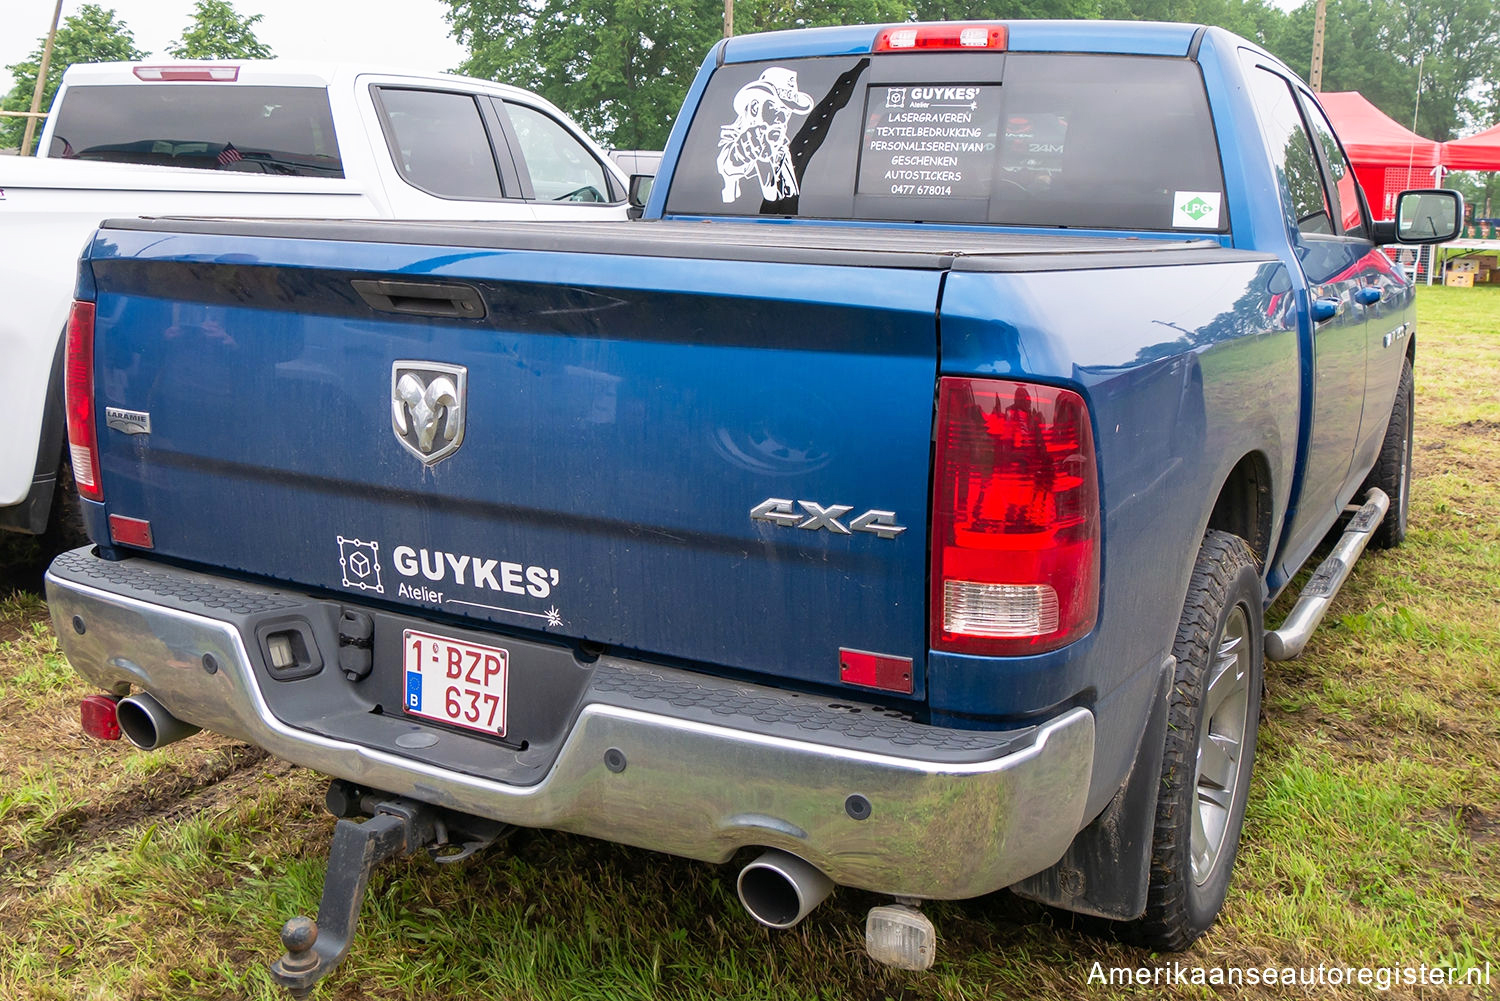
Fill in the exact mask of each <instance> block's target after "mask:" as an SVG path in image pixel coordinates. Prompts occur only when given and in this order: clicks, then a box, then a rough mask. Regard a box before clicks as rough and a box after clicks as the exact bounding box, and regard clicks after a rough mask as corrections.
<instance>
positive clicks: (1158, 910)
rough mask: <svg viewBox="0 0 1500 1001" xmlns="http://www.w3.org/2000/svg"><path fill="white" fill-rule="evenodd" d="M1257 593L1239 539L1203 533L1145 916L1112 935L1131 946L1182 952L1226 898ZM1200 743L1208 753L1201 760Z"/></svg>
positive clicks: (1243, 790) (1252, 717)
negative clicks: (1207, 747) (1234, 741)
mask: <svg viewBox="0 0 1500 1001" xmlns="http://www.w3.org/2000/svg"><path fill="white" fill-rule="evenodd" d="M1262 595H1263V589H1262V586H1261V582H1260V570H1259V568H1258V566H1257V565H1256V561H1255V557H1254V556H1253V555H1252V554H1251V552H1250V547H1249V546H1247V545H1246V544H1245V541H1244V540H1243V539H1241V538H1239V537H1238V536H1235V535H1230V534H1228V533H1227V532H1217V531H1211V532H1209V533H1208V534H1207V535H1205V536H1204V538H1203V545H1202V546H1201V547H1200V548H1199V550H1198V561H1197V563H1196V564H1195V565H1194V567H1193V576H1192V581H1191V583H1190V584H1189V585H1188V595H1187V601H1186V603H1185V605H1184V607H1183V610H1182V620H1181V622H1180V623H1179V624H1178V626H1177V638H1176V641H1175V642H1174V644H1173V647H1172V652H1173V654H1174V655H1175V656H1176V657H1177V674H1176V678H1175V680H1174V682H1173V685H1172V702H1171V705H1170V707H1169V710H1168V713H1169V715H1168V719H1167V737H1166V748H1165V750H1164V752H1163V754H1162V771H1161V785H1160V787H1159V792H1158V794H1157V803H1156V826H1155V830H1154V832H1153V834H1152V841H1151V880H1150V884H1149V888H1148V891H1147V899H1146V911H1145V913H1144V914H1143V915H1142V916H1141V917H1140V918H1137V919H1136V920H1135V921H1131V922H1126V923H1124V924H1122V925H1121V926H1120V932H1121V937H1122V938H1126V939H1128V940H1130V941H1132V942H1135V943H1136V944H1138V945H1143V946H1146V947H1147V948H1151V949H1157V950H1161V951H1168V952H1176V951H1179V950H1182V949H1186V948H1187V947H1188V946H1189V945H1191V944H1192V943H1193V941H1194V940H1195V939H1196V938H1198V936H1199V935H1202V934H1203V933H1204V932H1205V931H1207V930H1208V928H1209V926H1210V925H1212V924H1213V923H1214V921H1215V919H1216V918H1218V916H1219V910H1220V908H1222V907H1223V905H1224V898H1225V896H1226V895H1227V894H1228V892H1229V878H1230V873H1231V872H1232V870H1233V868H1234V856H1235V853H1236V851H1237V850H1238V848H1239V843H1240V828H1241V826H1242V824H1243V823H1244V819H1245V802H1246V800H1247V799H1248V798H1249V792H1250V773H1251V769H1252V766H1253V764H1254V759H1255V737H1256V732H1257V724H1258V722H1259V718H1260V695H1261V668H1262V658H1263V649H1262V639H1261V631H1262V628H1263V627H1262V622H1261V601H1262ZM1236 731H1237V732H1238V747H1237V748H1232V747H1231V746H1230V745H1231V744H1232V740H1231V738H1232V737H1233V736H1234V733H1235V732H1236ZM1200 738H1202V739H1200ZM1205 739H1206V740H1207V741H1208V743H1209V744H1210V745H1211V747H1212V748H1217V749H1218V751H1217V752H1215V751H1213V750H1210V752H1209V753H1208V754H1207V755H1206V756H1205V755H1204V754H1203V753H1202V752H1201V751H1200V748H1201V747H1202V745H1203V743H1204V741H1205ZM1195 839H1196V840H1195ZM1207 849H1211V852H1210V853H1206V850H1207Z"/></svg>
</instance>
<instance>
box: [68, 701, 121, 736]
mask: <svg viewBox="0 0 1500 1001" xmlns="http://www.w3.org/2000/svg"><path fill="white" fill-rule="evenodd" d="M119 703H120V700H119V699H118V698H116V697H115V696H113V695H86V696H84V698H83V701H82V702H80V703H79V705H78V720H79V722H80V723H81V724H83V732H84V733H86V734H88V735H89V736H90V737H93V738H94V739H95V740H119V739H120V717H119V715H118V713H117V712H116V707H117V706H118V705H119Z"/></svg>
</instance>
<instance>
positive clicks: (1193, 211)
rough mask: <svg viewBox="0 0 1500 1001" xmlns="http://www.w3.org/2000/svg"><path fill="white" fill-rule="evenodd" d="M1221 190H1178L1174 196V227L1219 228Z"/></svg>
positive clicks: (1222, 196)
mask: <svg viewBox="0 0 1500 1001" xmlns="http://www.w3.org/2000/svg"><path fill="white" fill-rule="evenodd" d="M1223 199H1224V195H1223V193H1222V192H1219V191H1178V192H1176V193H1175V194H1174V195H1173V196H1172V228H1173V229H1218V228H1219V203H1220V202H1222V201H1223Z"/></svg>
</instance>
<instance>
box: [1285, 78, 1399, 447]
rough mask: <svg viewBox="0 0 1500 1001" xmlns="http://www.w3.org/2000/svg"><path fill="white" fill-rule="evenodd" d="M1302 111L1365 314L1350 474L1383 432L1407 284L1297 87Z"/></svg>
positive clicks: (1350, 173)
mask: <svg viewBox="0 0 1500 1001" xmlns="http://www.w3.org/2000/svg"><path fill="white" fill-rule="evenodd" d="M1300 93H1301V97H1302V104H1303V112H1304V114H1305V115H1306V117H1307V122H1308V125H1309V126H1310V127H1311V128H1312V134H1313V137H1314V138H1315V139H1317V141H1318V147H1319V152H1320V153H1321V154H1322V161H1323V167H1324V172H1325V175H1326V177H1327V178H1328V180H1329V188H1330V189H1331V192H1332V195H1333V197H1334V198H1336V199H1337V200H1338V204H1339V206H1340V216H1339V217H1340V218H1341V219H1342V221H1343V223H1342V229H1343V234H1344V236H1345V237H1346V238H1348V239H1350V240H1351V241H1354V243H1353V245H1352V246H1351V247H1350V251H1351V253H1352V252H1355V251H1358V252H1359V254H1360V256H1359V262H1358V265H1357V272H1358V281H1359V289H1358V290H1356V292H1355V298H1356V300H1357V302H1356V305H1357V307H1358V308H1359V309H1360V311H1361V312H1362V313H1363V316H1364V319H1365V392H1364V403H1365V405H1364V410H1363V411H1362V413H1361V415H1360V422H1359V436H1358V440H1357V441H1356V443H1355V454H1354V470H1353V472H1354V473H1355V474H1358V473H1360V472H1361V471H1362V470H1364V469H1366V468H1368V467H1369V466H1371V465H1372V464H1374V462H1375V456H1376V453H1377V452H1378V451H1379V449H1380V443H1381V442H1382V441H1383V440H1384V437H1385V428H1386V423H1387V421H1388V419H1389V417H1390V412H1391V403H1392V401H1394V400H1395V398H1396V384H1397V382H1398V381H1399V380H1400V378H1401V366H1402V363H1403V362H1404V360H1405V358H1406V344H1407V333H1408V330H1409V327H1410V323H1409V321H1410V320H1411V318H1412V305H1413V301H1414V299H1413V296H1412V288H1411V285H1410V283H1409V282H1407V280H1406V278H1405V276H1404V275H1403V274H1402V273H1401V272H1400V270H1399V269H1398V268H1396V266H1395V265H1394V264H1392V263H1391V259H1390V258H1389V257H1387V256H1386V255H1385V252H1384V251H1383V250H1381V249H1380V248H1379V247H1377V246H1375V244H1374V243H1373V242H1372V240H1371V237H1370V225H1369V219H1368V212H1367V208H1366V206H1365V204H1364V200H1363V199H1362V198H1360V194H1359V190H1358V185H1357V182H1356V181H1355V178H1354V170H1353V168H1352V167H1350V165H1349V161H1348V158H1346V157H1345V156H1344V151H1343V149H1342V148H1341V147H1340V146H1339V141H1338V139H1337V138H1336V137H1335V135H1334V132H1333V127H1332V126H1331V125H1330V124H1329V123H1328V118H1327V116H1326V115H1324V114H1323V110H1322V109H1321V108H1319V107H1318V104H1317V102H1316V101H1315V100H1313V97H1312V94H1310V93H1309V92H1307V91H1306V90H1301V91H1300Z"/></svg>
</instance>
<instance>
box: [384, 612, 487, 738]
mask: <svg viewBox="0 0 1500 1001" xmlns="http://www.w3.org/2000/svg"><path fill="white" fill-rule="evenodd" d="M401 642H402V647H403V651H404V652H403V657H402V660H403V662H404V666H405V668H406V706H405V708H406V712H407V713H408V714H409V715H412V716H421V717H422V718H424V719H432V720H437V721H438V722H439V723H451V724H453V725H454V726H462V727H467V728H468V729H470V730H479V731H481V732H483V733H490V734H494V735H496V736H499V737H503V736H505V710H506V700H505V686H506V680H507V675H508V673H509V670H510V654H508V653H506V651H504V650H502V649H501V648H499V647H496V646H483V645H481V644H479V643H466V642H465V641H463V640H456V639H451V638H450V637H447V636H434V635H433V634H432V633H422V632H418V631H416V630H415V629H407V630H405V631H404V633H403V635H402V641H401Z"/></svg>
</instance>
